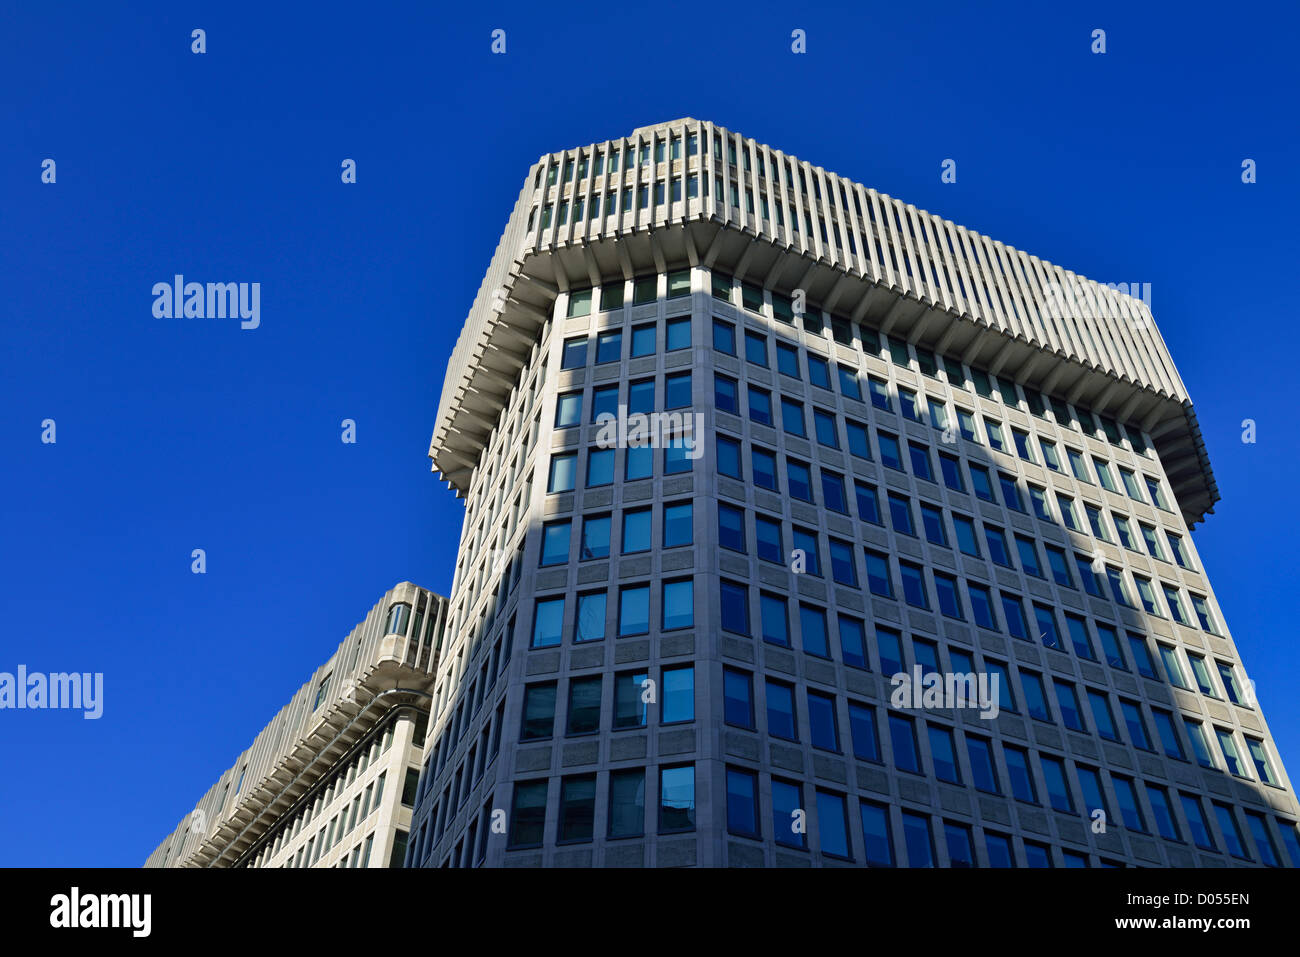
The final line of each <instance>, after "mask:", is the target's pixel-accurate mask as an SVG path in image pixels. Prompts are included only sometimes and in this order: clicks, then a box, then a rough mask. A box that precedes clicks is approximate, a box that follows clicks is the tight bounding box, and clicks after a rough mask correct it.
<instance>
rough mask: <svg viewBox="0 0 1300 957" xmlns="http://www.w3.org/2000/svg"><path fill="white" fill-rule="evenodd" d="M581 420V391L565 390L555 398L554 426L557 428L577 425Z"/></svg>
mask: <svg viewBox="0 0 1300 957" xmlns="http://www.w3.org/2000/svg"><path fill="white" fill-rule="evenodd" d="M581 422H582V393H581V392H566V393H564V394H562V395H560V396H558V397H557V398H556V400H555V427H556V428H557V429H562V428H567V427H568V426H572V425H579V424H580V423H581Z"/></svg>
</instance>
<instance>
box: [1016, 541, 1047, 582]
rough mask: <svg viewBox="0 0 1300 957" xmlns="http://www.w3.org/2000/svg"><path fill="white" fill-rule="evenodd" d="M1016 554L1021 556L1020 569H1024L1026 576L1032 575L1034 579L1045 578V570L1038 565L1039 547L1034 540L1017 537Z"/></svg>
mask: <svg viewBox="0 0 1300 957" xmlns="http://www.w3.org/2000/svg"><path fill="white" fill-rule="evenodd" d="M1016 552H1017V554H1019V555H1020V567H1021V568H1023V569H1024V571H1025V574H1026V575H1032V576H1033V577H1034V578H1042V577H1043V568H1042V566H1041V565H1040V564H1039V563H1038V546H1037V545H1035V544H1034V540H1033V539H1032V538H1025V537H1024V536H1023V535H1017V536H1016Z"/></svg>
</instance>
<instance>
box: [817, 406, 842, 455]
mask: <svg viewBox="0 0 1300 957" xmlns="http://www.w3.org/2000/svg"><path fill="white" fill-rule="evenodd" d="M813 431H814V432H815V433H816V435H817V441H818V443H820V444H821V445H824V446H826V447H827V448H832V449H838V448H839V447H840V440H839V435H838V430H837V429H836V426H835V416H834V415H832V414H831V413H829V412H823V411H822V410H821V409H813Z"/></svg>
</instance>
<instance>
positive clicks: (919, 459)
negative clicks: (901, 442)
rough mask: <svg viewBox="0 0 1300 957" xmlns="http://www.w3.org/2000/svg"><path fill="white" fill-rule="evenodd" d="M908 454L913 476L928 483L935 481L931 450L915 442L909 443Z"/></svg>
mask: <svg viewBox="0 0 1300 957" xmlns="http://www.w3.org/2000/svg"><path fill="white" fill-rule="evenodd" d="M907 454H908V457H909V458H910V460H911V463H912V474H913V475H915V476H916V477H917V478H919V479H925V480H926V481H927V482H933V481H934V470H933V468H932V466H931V464H930V450H929V449H928V448H926V447H925V446H924V445H917V444H916V443H915V442H908V443H907Z"/></svg>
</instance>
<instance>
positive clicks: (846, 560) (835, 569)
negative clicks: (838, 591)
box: [830, 538, 858, 588]
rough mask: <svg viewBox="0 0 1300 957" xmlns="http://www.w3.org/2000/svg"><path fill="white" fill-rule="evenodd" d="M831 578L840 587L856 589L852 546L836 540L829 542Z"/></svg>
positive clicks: (855, 571)
mask: <svg viewBox="0 0 1300 957" xmlns="http://www.w3.org/2000/svg"><path fill="white" fill-rule="evenodd" d="M830 551H831V577H832V578H834V579H835V581H837V582H838V583H839V584H841V585H849V586H851V587H853V588H857V587H858V570H857V566H856V565H854V563H853V546H851V545H850V544H849V543H848V542H841V541H839V540H838V539H835V538H832V539H831V540H830Z"/></svg>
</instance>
